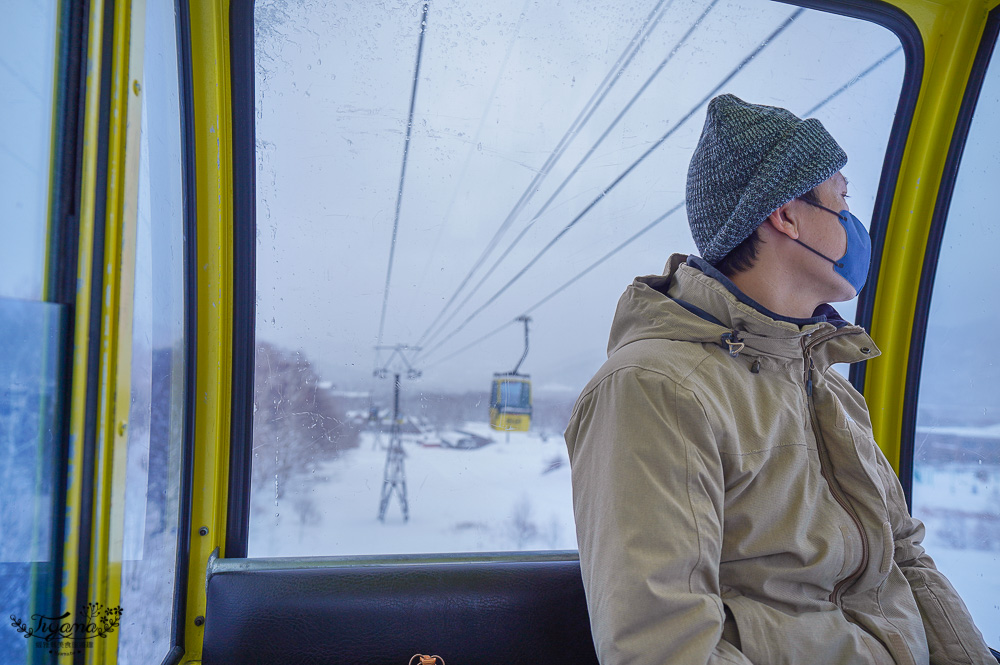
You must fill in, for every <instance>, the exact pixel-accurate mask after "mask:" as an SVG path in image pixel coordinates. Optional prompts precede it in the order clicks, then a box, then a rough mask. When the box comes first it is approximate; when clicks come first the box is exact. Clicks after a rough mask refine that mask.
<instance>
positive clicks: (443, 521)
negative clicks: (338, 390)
mask: <svg viewBox="0 0 1000 665" xmlns="http://www.w3.org/2000/svg"><path fill="white" fill-rule="evenodd" d="M460 429H461V430H464V431H468V432H471V433H473V434H476V435H479V436H483V437H488V438H490V439H492V443H489V444H487V445H485V446H483V447H482V448H477V449H472V450H464V449H454V448H445V447H433V446H429V445H426V444H427V443H431V442H433V440H434V437H432V436H424V437H420V436H418V435H404V436H403V450H404V452H405V453H406V461H405V470H406V481H407V498H408V500H409V508H410V511H409V512H410V518H409V521H404V520H403V515H402V511H401V510H400V505H399V501H398V500H397V499H396V498H395V497H393V498H392V500H391V501H390V503H389V508H388V510H387V513H386V518H385V522H384V523H382V522H379V521H378V520H377V519H376V517H377V515H378V505H379V497H380V493H381V489H382V478H383V472H384V468H385V459H386V451H385V446H386V445H387V444H388V434H387V433H382V434H381V435H380V437H379V438H380V441H378V442H377V441H376V437H377V435H376V433H374V432H364V433H363V434H362V435H361V441H360V445H359V446H358V447H357V448H355V449H353V450H349V451H347V452H346V453H345V454H344V455H342V456H341V457H340V458H339V459H337V460H334V461H331V462H327V463H325V464H323V465H321V466H320V467H319V468H317V469H316V470H315V471H314V472H313V473H312V474H310V476H308V477H305V478H299V479H295V480H292V481H289V482H288V484H287V486H286V487H285V494H284V496H283V497H282V498H281V499H280V500H278V501H275V500H274V497H273V495H271V496H270V497H264V496H261V495H260V494H257V495H255V496H254V502H253V506H252V509H251V518H250V543H249V553H250V556H316V555H320V554H323V555H340V554H416V553H432V552H490V551H507V550H538V549H576V532H575V528H574V526H573V506H572V500H571V497H570V477H569V461H568V459H567V455H566V444H565V443H564V442H563V439H562V436H561V435H555V434H549V435H545V436H543V435H542V434H540V433H538V432H511V433H509V440H508V434H507V433H504V432H496V431H493V430H491V429H490V428H489V426H488V425H486V424H483V423H467V424H466V425H465V426H463V427H462V428H460ZM446 436H447V433H446ZM420 438H422V439H423V440H424V441H425V445H421V444H420V443H418V442H417V439H420ZM280 481H281V479H279V482H280Z"/></svg>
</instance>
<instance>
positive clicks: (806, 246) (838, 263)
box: [792, 215, 844, 268]
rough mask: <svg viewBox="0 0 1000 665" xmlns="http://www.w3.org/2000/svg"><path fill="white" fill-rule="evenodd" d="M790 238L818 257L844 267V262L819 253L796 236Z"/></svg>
mask: <svg viewBox="0 0 1000 665" xmlns="http://www.w3.org/2000/svg"><path fill="white" fill-rule="evenodd" d="M837 216H838V217H839V216H840V215H837ZM792 240H794V241H795V242H797V243H799V244H800V245H802V246H803V247H805V248H806V249H808V250H809V251H810V252H812V253H813V254H815V255H816V256H819V257H822V258H824V259H826V260H827V261H829V262H830V263H832V264H833V265H835V266H837V267H838V268H843V267H844V264H843V263H841V262H840V261H834V260H833V259H831V258H830V257H829V256H827V255H826V254H820V253H819V252H818V251H816V250H815V249H813V248H812V247H810V246H809V245H807V244H805V243H804V242H802V241H801V240H799V239H798V238H792Z"/></svg>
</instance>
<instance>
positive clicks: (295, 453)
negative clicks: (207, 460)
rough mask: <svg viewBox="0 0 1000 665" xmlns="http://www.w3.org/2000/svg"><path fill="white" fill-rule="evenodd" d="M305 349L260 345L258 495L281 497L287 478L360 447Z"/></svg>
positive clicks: (255, 414)
mask: <svg viewBox="0 0 1000 665" xmlns="http://www.w3.org/2000/svg"><path fill="white" fill-rule="evenodd" d="M320 382H321V381H320V378H319V376H318V375H317V374H316V371H315V370H314V369H313V367H312V365H311V364H310V362H309V360H308V359H307V358H306V357H305V355H304V354H302V353H301V352H300V351H288V350H285V349H281V348H279V347H277V346H275V345H274V344H271V343H269V342H258V343H257V349H256V356H255V365H254V409H253V451H254V453H253V476H252V483H253V491H254V493H257V492H266V493H267V496H272V497H273V498H274V499H276V500H277V499H281V498H282V497H283V496H284V490H285V484H284V483H283V482H275V479H276V478H278V479H288V478H290V477H292V476H294V475H296V474H302V473H307V472H310V471H312V470H314V469H315V468H317V465H318V464H320V463H322V462H325V461H328V460H331V459H335V458H336V457H337V456H338V455H340V454H341V453H342V452H343V451H344V450H347V449H350V448H354V447H355V446H357V445H358V431H357V429H356V428H355V427H354V426H353V425H352V424H351V423H350V422H349V421H348V420H347V418H346V416H345V411H344V406H343V404H341V402H340V401H339V400H338V399H337V398H335V397H334V396H333V395H332V394H331V393H330V391H329V390H325V389H323V388H321V387H320Z"/></svg>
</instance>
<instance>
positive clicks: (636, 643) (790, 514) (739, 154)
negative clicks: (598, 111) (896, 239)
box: [566, 95, 996, 665]
mask: <svg viewBox="0 0 1000 665" xmlns="http://www.w3.org/2000/svg"><path fill="white" fill-rule="evenodd" d="M846 162H847V155H846V154H844V151H843V150H842V149H841V148H840V146H839V145H837V143H836V142H835V141H834V140H833V138H832V137H831V136H830V135H829V134H828V133H827V132H826V130H825V129H824V128H823V126H822V125H821V124H820V122H819V121H817V120H815V119H808V120H800V119H799V118H797V117H795V116H794V115H793V114H791V113H789V112H788V111H786V110H784V109H779V108H774V107H768V106H758V105H753V104H748V103H745V102H743V101H742V100H740V99H738V98H736V97H734V96H732V95H723V96H720V97H717V98H715V99H714V100H712V102H711V103H710V104H709V107H708V115H707V119H706V122H705V127H704V130H703V131H702V135H701V139H700V140H699V144H698V146H697V148H696V150H695V153H694V156H693V158H692V160H691V166H690V169H689V171H688V182H687V210H688V218H689V223H690V226H691V231H692V234H693V235H694V240H695V243H696V245H697V246H698V249H699V251H700V253H701V257H700V258H699V257H696V256H691V257H684V256H681V255H675V256H672V257H671V258H670V261H669V262H668V264H667V269H666V274H664V275H663V276H650V277H640V278H637V279H636V280H635V282H633V284H632V285H631V286H630V287H629V288H628V289H627V290H626V291H625V294H624V295H623V296H622V298H621V300H620V301H619V303H618V310H617V312H616V315H615V320H614V323H613V325H612V329H611V340H610V342H609V347H608V349H609V359H608V361H607V362H606V363H605V365H604V366H603V367H602V368H601V370H600V371H599V372H598V373H597V375H596V376H594V378H593V379H592V380H591V381H590V383H589V384H588V385H587V387H586V388H585V389H584V391H583V393H582V394H581V396H580V398H579V400H578V401H577V403H576V407H575V408H574V412H573V416H572V418H571V419H570V423H569V427H568V428H567V430H566V443H567V446H568V448H569V454H570V460H571V463H572V471H573V502H574V510H575V515H576V523H577V535H578V540H579V545H580V564H581V567H582V569H583V578H584V586H585V588H586V591H587V601H588V605H589V608H590V615H591V622H592V628H593V634H594V639H595V642H596V645H597V649H598V654H599V656H600V659H601V662H602V663H603V664H604V665H611V664H613V663H656V664H659V665H665V664H675V663H758V664H764V663H766V664H769V665H774V664H778V663H799V664H803V663H809V664H812V663H877V664H883V663H884V664H886V665H888V664H890V663H898V664H904V663H928V662H931V663H977V664H981V665H986V664H987V663H993V665H995V663H996V661H995V660H993V658H992V656H991V654H990V652H989V650H988V648H987V647H986V645H985V643H984V642H983V638H982V636H981V635H980V633H979V631H978V630H977V629H976V627H975V626H974V624H973V622H972V620H971V618H970V616H969V614H968V611H967V610H966V608H965V605H964V604H963V603H962V601H961V599H960V598H959V597H958V594H957V593H956V592H955V590H954V589H953V588H952V586H951V584H950V583H949V582H948V580H947V579H945V577H944V576H943V575H942V574H941V573H940V572H938V571H937V570H936V568H935V567H934V563H933V561H932V560H931V559H930V557H928V556H927V555H926V554H925V553H924V550H923V548H922V547H921V546H920V542H921V539H922V537H923V532H924V528H923V525H922V524H921V523H920V522H918V521H917V520H914V519H913V518H911V517H910V515H909V514H908V511H907V508H906V503H905V500H904V497H903V492H902V489H901V488H900V485H899V482H898V480H897V478H896V476H895V474H894V473H893V470H892V468H891V467H890V466H889V464H888V463H887V462H886V460H885V458H884V457H883V455H882V453H881V452H880V451H879V449H878V447H877V446H876V445H875V442H874V441H873V439H872V430H871V424H870V420H869V417H868V411H867V408H866V406H865V402H864V398H862V396H861V395H860V394H858V393H857V392H856V391H855V390H854V389H853V388H852V387H851V385H850V384H849V383H848V382H847V381H846V380H845V379H844V378H843V377H842V376H841V375H840V374H839V373H838V372H837V371H835V370H834V369H832V365H833V364H834V363H839V362H858V361H860V360H866V359H870V358H874V357H876V356H877V355H878V350H877V349H876V348H875V345H874V344H873V343H872V340H871V338H870V337H869V336H868V335H867V334H866V333H865V331H864V330H863V329H862V328H860V327H857V326H854V325H850V324H848V323H847V322H846V321H844V320H843V319H842V318H840V316H839V315H838V314H837V313H836V311H835V310H834V309H833V308H832V307H830V306H829V305H827V304H826V303H827V302H829V301H842V300H849V299H850V298H852V297H854V295H855V294H856V292H857V291H858V290H860V289H861V287H862V286H863V284H864V282H865V279H866V275H867V271H868V264H869V262H870V241H869V238H868V234H867V232H866V230H865V228H864V226H863V225H862V224H861V222H859V221H858V220H857V219H856V218H855V217H854V216H853V215H851V214H850V212H849V211H848V205H847V202H846V200H845V199H846V197H847V181H846V180H845V179H844V177H843V175H842V174H841V173H840V169H841V168H843V166H844V164H845V163H846Z"/></svg>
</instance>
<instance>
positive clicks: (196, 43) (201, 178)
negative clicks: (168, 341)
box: [180, 0, 253, 662]
mask: <svg viewBox="0 0 1000 665" xmlns="http://www.w3.org/2000/svg"><path fill="white" fill-rule="evenodd" d="M190 10H191V59H192V86H193V90H192V94H193V100H194V137H195V138H194V151H195V161H196V166H195V169H196V174H197V191H198V195H197V198H198V215H197V217H198V229H197V251H198V270H197V307H198V348H197V364H198V371H197V376H196V379H195V383H196V388H195V394H196V398H195V400H194V403H195V446H194V460H193V462H194V464H193V467H194V468H193V480H192V493H193V496H192V502H191V530H192V533H191V550H190V559H189V566H190V567H189V569H188V586H187V616H186V617H181V618H180V620H183V621H185V626H184V651H185V660H186V661H188V662H192V661H194V662H197V661H200V660H201V650H202V639H203V637H204V629H203V627H202V626H197V625H196V624H195V621H194V619H195V617H197V616H204V615H205V600H206V599H205V571H206V569H207V566H208V559H209V556H210V555H211V553H212V550H213V549H215V548H216V547H219V548H220V552H221V553H222V554H224V553H225V532H226V502H227V499H228V474H229V423H230V394H231V380H232V370H231V367H232V325H233V321H232V312H233V296H232V284H233V274H232V273H233V258H232V256H233V252H232V247H233V205H232V200H233V187H232V112H231V105H230V67H229V2H228V0H202V1H200V2H192V3H191V4H190ZM243 325H253V322H252V321H244V322H243ZM201 527H206V528H207V529H208V534H207V535H205V536H202V535H200V534H199V529H200V528H201Z"/></svg>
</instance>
